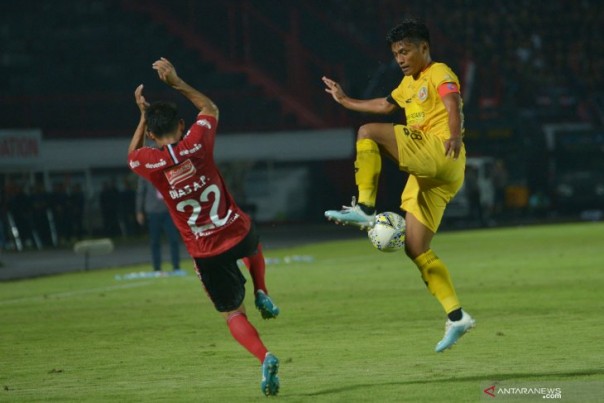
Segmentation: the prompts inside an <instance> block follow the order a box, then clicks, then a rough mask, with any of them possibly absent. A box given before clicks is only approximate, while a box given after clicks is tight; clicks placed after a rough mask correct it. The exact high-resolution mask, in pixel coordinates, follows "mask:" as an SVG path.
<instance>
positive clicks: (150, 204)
mask: <svg viewBox="0 0 604 403" xmlns="http://www.w3.org/2000/svg"><path fill="white" fill-rule="evenodd" d="M136 219H137V221H138V223H139V224H140V225H144V224H147V228H148V229H149V243H150V247H151V261H152V264H153V270H155V271H161V263H162V253H161V236H162V233H165V234H166V236H167V238H168V243H169V245H170V257H171V260H172V268H173V270H180V250H179V248H180V234H179V232H178V229H177V228H176V226H175V225H174V222H173V221H172V217H170V213H169V212H168V207H167V206H166V204H165V202H164V198H163V197H162V195H161V193H159V192H158V191H157V190H156V189H155V187H153V185H152V184H151V183H150V182H148V181H146V180H145V179H143V178H139V179H138V186H137V190H136Z"/></svg>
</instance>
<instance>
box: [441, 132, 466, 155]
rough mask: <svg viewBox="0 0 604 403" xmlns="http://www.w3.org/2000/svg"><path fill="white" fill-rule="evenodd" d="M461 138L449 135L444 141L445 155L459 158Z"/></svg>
mask: <svg viewBox="0 0 604 403" xmlns="http://www.w3.org/2000/svg"><path fill="white" fill-rule="evenodd" d="M462 144H463V138H462V137H461V136H455V137H450V138H449V139H448V140H446V141H445V156H446V157H447V158H453V159H454V160H456V159H457V158H459V153H460V151H461V146H462Z"/></svg>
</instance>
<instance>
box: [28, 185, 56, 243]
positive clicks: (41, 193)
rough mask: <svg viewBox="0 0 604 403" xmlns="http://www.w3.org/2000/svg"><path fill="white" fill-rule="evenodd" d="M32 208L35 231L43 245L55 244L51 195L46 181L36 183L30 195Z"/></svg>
mask: <svg viewBox="0 0 604 403" xmlns="http://www.w3.org/2000/svg"><path fill="white" fill-rule="evenodd" d="M30 198H31V208H32V222H33V227H34V231H35V232H36V233H37V234H38V237H39V239H40V242H41V243H42V246H53V238H52V231H51V227H50V222H49V218H50V215H49V213H50V195H49V194H48V192H47V191H46V187H45V186H44V183H41V182H40V183H36V184H35V185H34V187H33V190H32V192H31V195H30Z"/></svg>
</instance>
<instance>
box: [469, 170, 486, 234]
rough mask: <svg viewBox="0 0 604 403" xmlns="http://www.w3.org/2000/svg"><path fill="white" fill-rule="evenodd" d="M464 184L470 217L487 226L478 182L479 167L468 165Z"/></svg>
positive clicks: (480, 224) (482, 225)
mask: <svg viewBox="0 0 604 403" xmlns="http://www.w3.org/2000/svg"><path fill="white" fill-rule="evenodd" d="M464 186H465V188H466V196H467V198H468V206H469V209H470V218H471V219H472V220H473V221H476V223H477V224H478V225H479V226H481V227H484V226H486V219H485V215H484V211H483V208H482V200H481V198H480V185H479V182H478V168H477V167H474V166H470V165H468V166H466V176H465V180H464Z"/></svg>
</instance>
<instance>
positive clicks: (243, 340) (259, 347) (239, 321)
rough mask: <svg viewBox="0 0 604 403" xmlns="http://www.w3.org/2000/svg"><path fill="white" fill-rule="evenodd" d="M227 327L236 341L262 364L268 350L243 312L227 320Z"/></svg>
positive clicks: (232, 315)
mask: <svg viewBox="0 0 604 403" xmlns="http://www.w3.org/2000/svg"><path fill="white" fill-rule="evenodd" d="M227 326H228V327H229V330H230V331H231V334H232V335H233V337H234V338H235V340H237V341H238V342H239V344H241V345H242V346H243V347H245V349H246V350H247V351H249V352H250V353H252V354H253V355H254V356H256V358H258V360H259V361H260V363H262V362H263V361H264V356H265V355H266V353H267V352H268V350H267V349H266V347H265V346H264V343H262V340H260V335H259V334H258V331H257V330H256V328H255V327H254V326H253V325H252V324H251V323H250V322H249V321H248V320H247V316H246V315H245V314H244V313H243V312H235V313H233V314H231V315H230V316H229V317H228V318H227Z"/></svg>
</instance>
